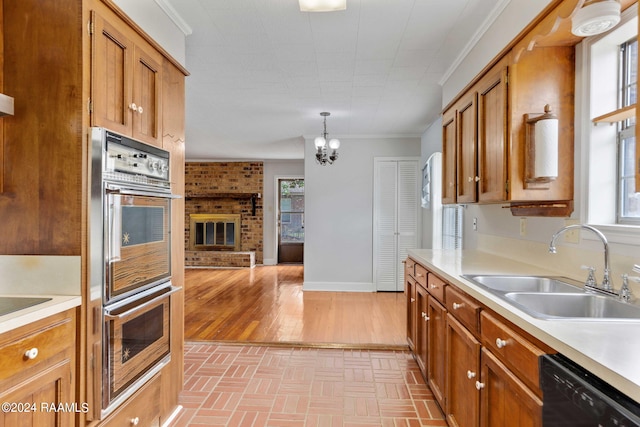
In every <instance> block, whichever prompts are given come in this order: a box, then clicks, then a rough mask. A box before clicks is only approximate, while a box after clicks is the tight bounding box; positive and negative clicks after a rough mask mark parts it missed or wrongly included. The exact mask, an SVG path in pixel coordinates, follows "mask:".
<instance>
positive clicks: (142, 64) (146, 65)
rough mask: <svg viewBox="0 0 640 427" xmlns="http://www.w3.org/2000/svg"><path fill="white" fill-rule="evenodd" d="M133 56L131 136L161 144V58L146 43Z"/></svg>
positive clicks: (157, 144)
mask: <svg viewBox="0 0 640 427" xmlns="http://www.w3.org/2000/svg"><path fill="white" fill-rule="evenodd" d="M134 57H135V60H134V61H133V96H132V102H133V103H134V104H135V105H136V108H131V114H132V123H131V124H132V130H131V135H132V136H133V138H135V139H138V140H140V141H144V142H148V143H149V144H153V145H156V146H158V147H160V146H161V144H162V142H161V139H160V136H161V135H160V119H159V118H160V111H161V99H162V97H161V94H160V90H161V87H162V57H161V56H160V54H159V53H157V51H155V49H153V48H152V47H150V46H146V45H136V48H135V51H134Z"/></svg>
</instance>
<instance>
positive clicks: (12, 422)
mask: <svg viewBox="0 0 640 427" xmlns="http://www.w3.org/2000/svg"><path fill="white" fill-rule="evenodd" d="M75 319H76V315H75V309H71V310H67V311H65V312H62V313H58V314H55V315H52V316H50V317H47V318H45V319H43V320H39V321H36V322H33V323H31V324H29V325H27V326H23V327H20V328H17V329H14V330H12V331H10V332H6V333H4V334H2V335H1V336H0V378H2V379H1V380H0V390H2V391H1V392H0V401H1V402H3V404H5V403H4V402H7V403H8V404H9V405H14V406H13V407H11V406H9V408H8V409H9V411H6V410H4V409H5V408H4V406H3V411H2V412H0V426H3V427H4V426H7V427H13V426H25V427H27V426H33V427H58V426H59V427H67V426H70V425H73V424H74V418H75V415H76V411H78V412H80V411H83V410H86V408H83V407H82V406H81V404H80V403H77V402H81V401H79V400H78V399H76V393H75V368H76V365H75V361H76V358H75V345H76V342H75V336H76V331H75V329H76V321H75ZM43 405H44V406H43ZM59 405H62V407H63V408H65V406H64V405H68V406H67V407H71V408H72V409H71V410H62V411H57V410H55V409H57V408H59V407H60V406H59ZM69 405H77V407H73V406H69Z"/></svg>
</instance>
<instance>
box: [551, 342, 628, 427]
mask: <svg viewBox="0 0 640 427" xmlns="http://www.w3.org/2000/svg"><path fill="white" fill-rule="evenodd" d="M540 363H541V379H540V382H541V387H542V393H543V402H544V405H543V407H542V419H543V423H542V425H543V426H544V427H609V426H611V427H632V426H635V427H640V403H638V402H637V401H635V400H633V399H632V398H630V397H629V396H627V395H624V394H622V393H620V392H619V391H618V390H616V389H615V388H613V387H611V386H610V385H609V384H607V383H606V382H604V381H602V380H601V379H600V378H598V377H596V376H595V375H593V374H592V373H590V372H588V371H586V370H585V369H583V368H581V367H580V366H578V365H576V364H575V363H574V362H572V361H570V360H569V359H567V358H566V357H565V356H562V355H560V354H553V355H545V356H542V358H541V362H540Z"/></svg>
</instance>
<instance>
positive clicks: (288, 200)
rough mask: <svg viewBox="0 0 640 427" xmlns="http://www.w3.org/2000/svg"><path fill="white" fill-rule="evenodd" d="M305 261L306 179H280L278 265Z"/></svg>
mask: <svg viewBox="0 0 640 427" xmlns="http://www.w3.org/2000/svg"><path fill="white" fill-rule="evenodd" d="M303 259H304V179H298V178H293V179H292V178H283V179H278V264H302V262H303Z"/></svg>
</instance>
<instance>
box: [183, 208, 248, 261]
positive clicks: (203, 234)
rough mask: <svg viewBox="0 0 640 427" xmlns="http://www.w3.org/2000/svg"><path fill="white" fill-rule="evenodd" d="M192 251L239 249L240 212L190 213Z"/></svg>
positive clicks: (236, 250) (235, 250)
mask: <svg viewBox="0 0 640 427" xmlns="http://www.w3.org/2000/svg"><path fill="white" fill-rule="evenodd" d="M189 218H190V226H189V236H190V239H189V240H190V247H189V249H190V250H192V251H234V252H238V251H240V214H191V215H190V216H189Z"/></svg>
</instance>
